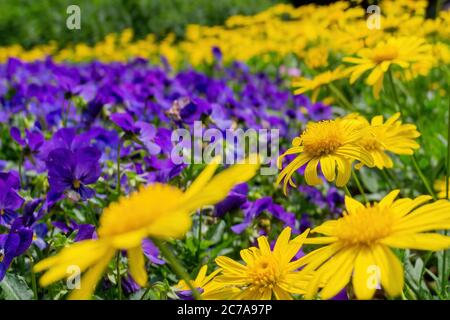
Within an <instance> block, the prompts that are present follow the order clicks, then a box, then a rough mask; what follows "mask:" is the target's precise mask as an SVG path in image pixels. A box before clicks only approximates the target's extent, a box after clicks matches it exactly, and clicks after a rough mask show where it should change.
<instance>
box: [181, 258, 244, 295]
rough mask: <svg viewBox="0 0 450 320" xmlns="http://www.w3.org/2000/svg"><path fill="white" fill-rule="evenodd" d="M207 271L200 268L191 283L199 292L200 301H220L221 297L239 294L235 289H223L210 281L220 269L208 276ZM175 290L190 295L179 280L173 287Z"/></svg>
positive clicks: (188, 288)
mask: <svg viewBox="0 0 450 320" xmlns="http://www.w3.org/2000/svg"><path fill="white" fill-rule="evenodd" d="M207 271H208V266H206V265H204V266H202V267H201V268H200V271H199V272H198V274H197V277H196V278H195V280H193V281H192V285H193V286H194V288H197V289H198V290H200V292H201V297H202V299H205V300H220V299H222V297H223V296H228V297H229V296H232V295H233V294H236V293H238V292H239V290H238V289H237V288H232V287H231V288H223V286H222V285H220V284H217V283H215V282H214V281H212V280H213V279H214V277H215V276H216V275H217V274H219V273H220V272H221V271H222V270H221V269H217V270H216V271H214V272H212V273H211V274H210V275H209V276H207V275H206V273H207ZM175 289H176V290H177V291H181V292H183V291H184V292H186V293H187V295H190V294H191V289H190V287H189V286H188V285H187V283H186V282H185V281H184V280H180V282H178V284H177V285H176V286H175Z"/></svg>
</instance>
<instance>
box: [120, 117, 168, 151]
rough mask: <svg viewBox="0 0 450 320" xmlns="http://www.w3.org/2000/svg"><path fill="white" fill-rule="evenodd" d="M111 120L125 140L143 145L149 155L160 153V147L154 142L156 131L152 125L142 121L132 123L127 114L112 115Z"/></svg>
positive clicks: (131, 118) (132, 120)
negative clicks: (119, 129) (123, 134)
mask: <svg viewBox="0 0 450 320" xmlns="http://www.w3.org/2000/svg"><path fill="white" fill-rule="evenodd" d="M111 120H112V122H114V123H115V124H116V125H117V126H119V127H120V128H121V129H122V130H123V131H124V132H125V134H126V138H130V139H131V140H133V141H135V142H137V143H138V144H143V145H144V146H145V147H146V148H147V151H148V152H149V154H150V155H156V154H158V153H160V152H161V148H160V146H159V145H158V144H156V143H155V142H154V141H155V140H156V138H157V129H156V128H155V127H154V126H153V125H152V124H150V123H145V122H143V121H137V122H134V119H133V117H132V116H130V115H129V114H128V113H114V114H112V115H111Z"/></svg>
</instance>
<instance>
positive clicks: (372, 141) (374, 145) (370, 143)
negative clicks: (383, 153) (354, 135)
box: [361, 138, 385, 151]
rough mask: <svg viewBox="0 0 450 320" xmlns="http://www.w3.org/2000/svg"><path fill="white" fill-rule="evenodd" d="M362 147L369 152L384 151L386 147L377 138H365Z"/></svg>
mask: <svg viewBox="0 0 450 320" xmlns="http://www.w3.org/2000/svg"><path fill="white" fill-rule="evenodd" d="M361 145H362V146H363V147H364V149H366V150H368V151H374V150H384V149H385V147H384V145H383V144H382V143H381V142H380V141H379V140H378V139H376V138H365V139H363V140H362V141H361Z"/></svg>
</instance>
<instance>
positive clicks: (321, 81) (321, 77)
mask: <svg viewBox="0 0 450 320" xmlns="http://www.w3.org/2000/svg"><path fill="white" fill-rule="evenodd" d="M347 74H348V72H347V71H346V70H343V68H340V67H338V68H337V69H335V70H333V71H325V72H323V73H320V74H318V75H316V76H315V77H314V78H312V79H309V78H304V77H300V78H296V79H295V80H293V81H292V86H293V87H294V88H297V89H295V91H294V94H296V95H297V94H303V93H305V92H308V91H312V97H311V99H312V101H313V102H315V101H317V97H318V96H319V93H320V88H321V87H322V86H324V85H326V84H329V83H331V82H333V81H336V80H339V79H342V78H345V77H346V76H347Z"/></svg>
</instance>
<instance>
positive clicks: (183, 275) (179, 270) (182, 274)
mask: <svg viewBox="0 0 450 320" xmlns="http://www.w3.org/2000/svg"><path fill="white" fill-rule="evenodd" d="M152 241H153V243H154V244H155V245H156V246H157V247H158V248H159V250H160V251H161V254H162V255H163V256H164V257H165V258H166V259H167V262H169V264H170V266H171V267H172V269H173V271H174V272H175V274H176V275H177V276H178V277H179V278H180V279H183V280H184V282H185V283H186V284H187V285H188V287H189V288H190V289H191V291H192V295H193V296H194V298H195V299H196V300H201V298H202V297H201V296H200V293H199V292H198V290H197V288H195V287H194V285H193V284H192V281H191V279H190V277H189V274H188V273H187V272H186V271H185V270H184V268H183V266H182V265H181V263H180V262H179V261H178V260H177V258H176V257H175V256H174V254H173V253H172V251H170V249H169V247H168V246H167V245H166V244H165V243H164V242H163V241H161V240H159V239H156V238H153V239H152Z"/></svg>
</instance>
